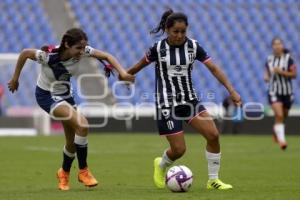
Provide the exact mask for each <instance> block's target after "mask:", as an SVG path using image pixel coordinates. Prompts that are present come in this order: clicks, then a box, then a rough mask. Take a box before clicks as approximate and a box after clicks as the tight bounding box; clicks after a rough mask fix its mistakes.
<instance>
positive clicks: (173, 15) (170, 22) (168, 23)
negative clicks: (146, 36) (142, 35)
mask: <svg viewBox="0 0 300 200" xmlns="http://www.w3.org/2000/svg"><path fill="white" fill-rule="evenodd" d="M175 22H184V23H185V25H186V26H188V25H189V23H188V18H187V16H186V15H185V14H184V13H181V12H173V10H172V9H169V10H167V11H165V12H164V14H163V15H162V17H161V20H160V22H159V24H158V26H157V27H156V28H154V29H153V30H151V31H150V34H156V33H159V32H160V31H161V34H159V35H157V36H162V35H163V34H164V33H165V29H168V28H171V27H173V26H174V24H175Z"/></svg>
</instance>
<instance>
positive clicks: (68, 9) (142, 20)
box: [0, 0, 300, 133]
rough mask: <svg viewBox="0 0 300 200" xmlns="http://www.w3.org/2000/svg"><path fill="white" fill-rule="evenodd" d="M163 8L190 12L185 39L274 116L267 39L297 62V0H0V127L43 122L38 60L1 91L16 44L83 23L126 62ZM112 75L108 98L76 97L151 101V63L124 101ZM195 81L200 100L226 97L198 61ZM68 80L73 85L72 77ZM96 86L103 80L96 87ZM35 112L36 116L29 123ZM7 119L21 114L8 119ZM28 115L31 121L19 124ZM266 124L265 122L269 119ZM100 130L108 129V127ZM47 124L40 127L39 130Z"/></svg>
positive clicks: (43, 39)
mask: <svg viewBox="0 0 300 200" xmlns="http://www.w3.org/2000/svg"><path fill="white" fill-rule="evenodd" d="M167 8H172V9H173V10H174V11H181V12H184V13H186V14H187V15H188V17H189V24H190V26H189V33H188V35H189V37H191V38H194V39H196V40H198V41H199V43H200V45H201V46H203V47H204V48H205V49H206V50H207V52H208V53H209V55H210V56H211V57H212V58H213V59H214V61H215V62H216V63H217V64H219V65H220V67H221V68H222V69H223V70H224V71H225V73H226V75H227V76H228V78H229V79H230V81H231V82H232V83H233V85H234V86H235V88H236V89H237V90H238V92H239V93H240V94H241V96H242V98H243V101H244V103H247V102H258V103H262V104H263V105H265V106H266V107H265V113H266V116H272V113H270V112H269V109H268V104H267V93H266V89H267V85H266V83H265V82H264V80H263V74H264V69H265V68H264V64H265V62H266V58H267V56H268V55H269V54H270V53H271V40H272V38H273V37H275V36H277V37H280V38H282V40H283V41H284V43H285V46H286V48H288V49H290V51H291V54H292V57H293V58H294V60H295V61H296V64H297V65H298V66H299V61H300V45H299V41H300V0H210V1H209V3H208V1H206V0H185V1H181V0H148V1H145V0H109V1H107V0H85V1H81V0H31V1H27V0H1V2H0V13H1V16H0V29H1V32H0V43H1V45H0V68H1V73H0V83H1V85H2V86H0V100H1V113H2V115H3V116H5V117H3V118H2V121H0V125H1V127H2V128H7V127H10V126H12V125H13V124H18V123H21V124H22V123H23V125H22V127H24V126H27V125H26V124H35V126H36V124H41V123H42V124H44V122H40V121H39V120H41V119H42V117H41V116H43V114H41V113H40V112H38V114H36V109H39V108H37V104H36V102H35V97H34V89H35V83H36V80H37V77H38V72H39V66H38V65H37V64H35V63H33V62H27V65H26V66H25V67H24V70H23V72H22V76H21V81H20V88H19V91H18V92H17V93H15V94H11V93H9V91H8V90H7V82H8V81H9V79H10V77H11V76H12V74H13V71H14V66H15V63H16V59H17V56H18V53H19V52H20V51H21V50H22V49H24V48H37V49H39V48H40V47H41V46H43V45H45V44H54V45H56V44H59V43H60V39H61V37H62V35H63V33H64V32H65V31H66V30H67V29H69V28H72V27H81V28H83V29H84V30H85V32H86V33H87V35H88V37H89V44H90V45H91V46H93V47H94V48H97V49H100V50H104V51H107V52H109V53H111V54H113V55H114V56H116V57H117V58H118V59H119V61H120V62H121V64H122V65H123V66H124V67H126V68H128V67H130V66H132V65H133V64H135V63H136V62H137V61H138V60H139V59H140V58H142V57H143V56H144V53H145V52H146V51H147V49H148V48H149V47H150V46H151V45H152V44H153V43H154V42H155V41H156V40H158V39H159V38H155V37H153V36H151V35H150V34H149V31H150V30H151V29H152V28H154V27H155V26H156V25H157V24H158V23H159V21H160V17H161V15H162V13H163V12H164V11H165V10H166V9H167ZM80 67H81V68H82V71H83V72H87V73H91V74H95V73H103V72H102V69H101V67H100V65H99V64H98V63H97V62H96V61H93V60H87V61H83V63H81V64H80ZM116 80H117V79H116V77H112V78H110V79H109V80H108V86H107V89H108V91H109V96H108V97H107V98H105V99H103V98H102V99H89V98H81V97H79V96H76V100H77V103H78V104H83V103H86V102H102V103H103V102H104V103H105V104H107V105H110V106H113V105H115V104H116V103H122V102H130V103H132V105H134V106H136V105H139V104H141V103H149V105H151V104H154V98H153V95H151V94H153V93H154V87H153V86H154V85H155V78H154V65H153V64H152V65H151V66H148V67H147V68H145V69H144V70H143V71H142V72H141V73H139V75H138V76H137V80H136V87H135V94H134V95H133V96H132V97H131V98H130V99H125V100H124V99H123V98H118V97H116V95H114V94H118V95H126V94H127V93H128V90H126V89H124V87H116V88H115V89H114V91H112V84H113V82H115V81H116ZM193 81H194V86H195V88H196V90H197V93H198V95H199V97H200V98H201V99H202V100H203V101H211V102H214V103H216V104H220V105H221V104H222V102H223V100H224V99H225V98H226V96H227V95H226V91H225V90H224V88H223V86H222V85H220V84H219V83H218V81H217V80H215V79H214V77H213V76H212V75H211V74H210V72H209V71H208V70H207V69H206V68H205V67H204V65H202V64H200V63H195V65H194V72H193ZM73 82H74V86H75V90H76V77H75V79H74V80H73ZM95 82H96V84H95ZM293 83H294V92H295V103H294V107H293V110H292V112H291V115H293V116H295V117H296V118H295V119H294V120H297V116H298V115H299V113H300V112H299V109H297V108H298V107H299V106H300V92H299V89H300V79H299V76H298V78H297V79H296V80H294V82H293ZM99 84H100V85H102V86H101V87H99ZM104 87H106V84H105V83H103V81H102V82H101V81H98V80H95V81H91V82H89V83H85V84H83V85H82V86H81V87H80V88H81V89H82V90H84V93H85V94H88V95H92V94H97V93H98V92H99V93H101V91H102V90H103V88H104ZM100 90H101V91H100ZM211 93H213V94H214V95H213V98H208V96H209V95H207V94H211ZM149 94H150V95H149ZM150 112H151V111H150ZM35 115H37V116H38V117H37V119H35V120H33V121H32V117H33V116H35ZM12 117H13V118H12ZM11 119H22V120H21V122H18V123H15V122H16V121H14V123H13V124H12V123H11V122H12V120H11ZM28 119H29V122H26V123H25V122H24V121H26V120H28ZM125 121H126V120H125ZM264 123H271V119H269V122H268V121H264V122H263V123H262V124H264ZM28 126H31V125H28ZM45 126H48V128H49V126H50V132H51V133H52V132H56V131H57V132H59V130H61V129H60V128H61V127H60V126H59V125H58V124H56V123H55V122H53V121H52V122H51V123H50V125H49V124H48V125H47V124H46V125H45ZM154 126H155V125H154ZM114 127H115V126H114ZM124 127H126V128H124ZM133 127H134V125H133V124H132V123H129V122H128V120H127V121H126V124H125V125H124V126H123V125H122V126H121V128H120V129H121V130H122V129H124V130H125V129H126V130H132V129H133ZM249 127H252V125H249ZM295 127H296V124H295ZM106 128H107V129H109V126H108V127H106ZM45 129H46V128H45V127H40V129H39V130H38V131H43V130H45ZM56 129H57V130H56ZM23 130H24V129H23ZM110 130H113V129H110ZM247 130H248V131H249V130H250V131H251V129H247ZM293 130H294V131H295V130H299V128H298V129H293ZM6 131H7V130H6ZM270 131H271V125H270ZM23 132H24V131H23ZM48 132H49V131H48Z"/></svg>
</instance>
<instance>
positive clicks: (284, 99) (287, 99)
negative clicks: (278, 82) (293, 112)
mask: <svg viewBox="0 0 300 200" xmlns="http://www.w3.org/2000/svg"><path fill="white" fill-rule="evenodd" d="M268 100H269V103H270V104H271V105H272V104H273V103H276V102H280V103H282V104H283V107H284V108H286V109H290V108H291V107H292V104H293V102H294V95H278V94H268Z"/></svg>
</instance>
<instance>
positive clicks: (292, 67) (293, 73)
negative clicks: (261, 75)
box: [274, 58, 297, 79]
mask: <svg viewBox="0 0 300 200" xmlns="http://www.w3.org/2000/svg"><path fill="white" fill-rule="evenodd" d="M274 73H277V74H279V75H282V76H285V77H287V78H292V79H295V78H296V77H297V68H296V64H295V63H294V61H293V59H291V58H290V59H289V63H288V70H287V71H284V70H281V69H280V68H279V67H275V68H274Z"/></svg>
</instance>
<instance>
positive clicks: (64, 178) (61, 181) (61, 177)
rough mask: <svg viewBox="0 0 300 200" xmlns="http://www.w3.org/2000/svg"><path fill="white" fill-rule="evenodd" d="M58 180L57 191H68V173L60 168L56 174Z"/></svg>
mask: <svg viewBox="0 0 300 200" xmlns="http://www.w3.org/2000/svg"><path fill="white" fill-rule="evenodd" d="M56 176H57V179H58V189H60V190H69V189H70V186H69V176H70V172H65V171H64V170H63V169H62V168H60V169H59V170H58V171H57V173H56Z"/></svg>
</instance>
